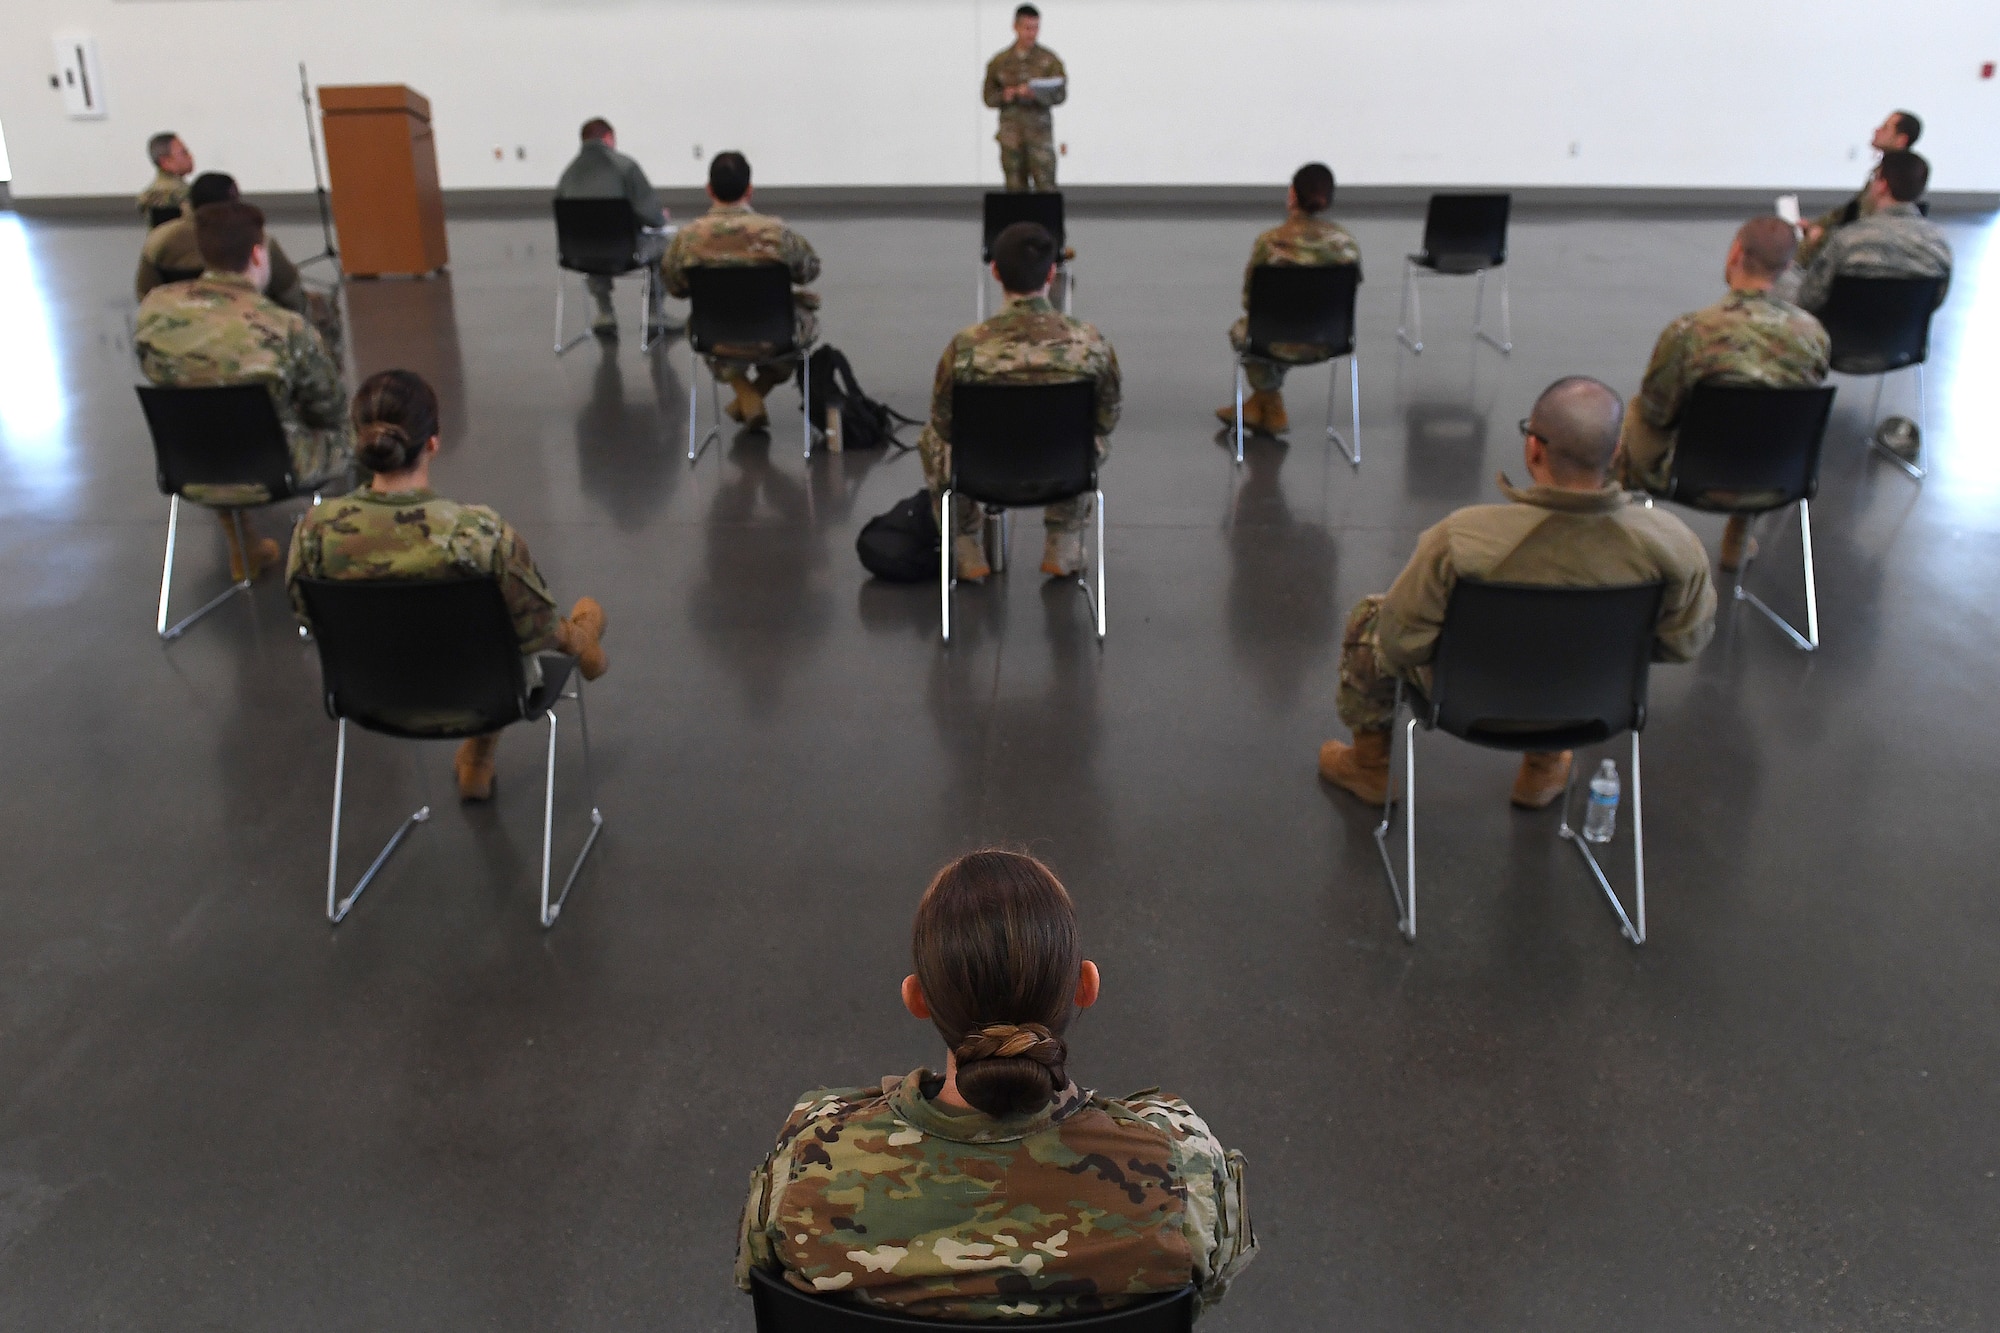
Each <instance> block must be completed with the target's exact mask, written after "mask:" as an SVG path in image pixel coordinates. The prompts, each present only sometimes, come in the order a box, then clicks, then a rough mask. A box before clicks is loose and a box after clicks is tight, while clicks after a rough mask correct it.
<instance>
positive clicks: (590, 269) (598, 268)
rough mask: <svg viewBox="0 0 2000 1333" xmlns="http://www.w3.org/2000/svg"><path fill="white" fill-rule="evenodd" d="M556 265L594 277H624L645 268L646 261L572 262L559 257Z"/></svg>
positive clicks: (607, 260) (587, 260)
mask: <svg viewBox="0 0 2000 1333" xmlns="http://www.w3.org/2000/svg"><path fill="white" fill-rule="evenodd" d="M556 267H557V268H561V269H567V270H568V271H569V272H571V273H583V274H587V275H588V276H590V277H593V278H622V277H624V276H625V275H626V274H627V273H637V272H639V271H640V270H641V269H644V268H645V267H646V263H645V262H644V261H643V260H626V261H625V262H624V263H622V264H621V263H620V262H619V261H617V260H609V259H606V260H590V259H585V260H580V261H576V262H571V261H570V260H566V259H558V260H556Z"/></svg>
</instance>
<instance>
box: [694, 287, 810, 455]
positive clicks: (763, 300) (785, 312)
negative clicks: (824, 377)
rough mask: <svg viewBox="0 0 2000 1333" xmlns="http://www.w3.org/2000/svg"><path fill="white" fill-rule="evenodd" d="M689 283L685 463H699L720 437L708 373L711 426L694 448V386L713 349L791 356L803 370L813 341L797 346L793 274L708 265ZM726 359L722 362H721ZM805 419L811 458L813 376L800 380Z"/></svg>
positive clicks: (716, 398)
mask: <svg viewBox="0 0 2000 1333" xmlns="http://www.w3.org/2000/svg"><path fill="white" fill-rule="evenodd" d="M687 279H688V328H687V332H688V350H689V352H690V353H691V354H692V355H691V364H690V366H689V369H688V462H690V463H692V462H694V461H695V460H696V459H697V458H699V457H701V452H702V450H704V449H706V448H708V442H709V441H710V440H713V439H715V438H716V437H717V436H719V435H720V434H722V392H721V389H720V387H719V386H718V385H717V383H716V378H715V376H714V374H713V373H711V374H710V375H709V377H708V400H709V411H710V413H711V415H713V417H714V419H715V424H714V425H713V426H711V427H709V429H708V434H706V435H704V436H702V437H701V440H700V442H699V443H697V442H696V440H695V436H694V432H695V380H696V379H697V378H698V377H699V375H700V372H701V367H702V357H704V356H707V355H717V354H719V353H718V352H717V349H718V348H730V347H744V346H763V347H767V348H769V349H771V350H770V352H769V354H768V355H767V356H765V357H763V358H762V359H763V360H767V361H780V360H784V359H786V358H789V357H793V356H796V357H798V358H799V361H800V364H801V365H803V364H804V363H805V362H806V360H807V359H808V358H810V357H811V356H812V349H813V347H814V346H815V344H816V342H817V339H815V340H814V341H812V342H807V343H805V344H804V345H801V344H800V342H799V326H798V316H797V313H796V307H795V303H794V301H793V299H792V272H791V270H790V269H788V268H786V267H785V266H784V265H783V264H739V265H732V266H724V265H713V266H707V265H705V266H703V267H700V268H691V269H689V270H688V271H687ZM725 359H727V358H726V356H725ZM798 379H799V393H800V395H801V400H802V404H803V406H802V408H801V410H802V411H803V413H804V425H803V430H804V434H805V456H806V458H807V459H808V460H810V459H811V458H812V456H813V424H812V376H811V375H800V376H799V377H798Z"/></svg>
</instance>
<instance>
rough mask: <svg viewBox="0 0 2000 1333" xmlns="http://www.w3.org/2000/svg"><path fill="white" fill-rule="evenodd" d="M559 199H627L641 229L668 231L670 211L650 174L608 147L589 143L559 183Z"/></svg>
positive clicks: (573, 160)
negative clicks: (665, 207) (668, 213)
mask: <svg viewBox="0 0 2000 1333" xmlns="http://www.w3.org/2000/svg"><path fill="white" fill-rule="evenodd" d="M556 198H558V199H623V200H625V201H626V202H627V203H629V204H631V205H632V215H633V216H634V217H636V218H638V219H639V223H640V225H641V226H646V227H664V226H666V225H667V214H666V210H664V209H662V208H661V207H660V197H659V196H658V195H657V194H655V193H654V192H653V183H652V182H651V181H649V180H647V179H646V170H645V168H644V167H641V166H640V165H639V164H638V163H637V162H635V161H633V160H632V159H631V158H629V157H627V156H625V154H623V153H621V152H619V151H618V150H617V149H615V148H613V147H612V146H611V145H609V144H607V143H601V142H599V141H598V140H596V139H586V140H584V142H583V146H582V147H581V148H579V149H577V153H576V156H575V157H574V158H573V159H571V161H570V164H569V165H568V166H567V167H565V168H563V174H562V178H561V179H560V180H558V181H557V182H556Z"/></svg>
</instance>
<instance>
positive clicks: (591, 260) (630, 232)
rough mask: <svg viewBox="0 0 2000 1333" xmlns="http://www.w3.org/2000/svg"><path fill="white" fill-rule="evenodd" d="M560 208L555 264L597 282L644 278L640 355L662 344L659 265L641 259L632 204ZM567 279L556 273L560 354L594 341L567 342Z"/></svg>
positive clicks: (598, 202)
mask: <svg viewBox="0 0 2000 1333" xmlns="http://www.w3.org/2000/svg"><path fill="white" fill-rule="evenodd" d="M555 209H556V263H557V265H558V267H559V268H562V269H567V270H568V271H570V272H571V273H580V274H583V275H584V276H586V277H593V278H614V279H615V278H620V277H623V276H624V275H625V274H627V273H640V274H642V283H643V286H642V288H641V292H642V295H641V296H640V300H641V301H642V302H643V303H644V304H643V305H641V306H640V309H639V330H640V332H639V350H640V351H642V352H643V351H645V350H646V349H647V348H649V347H651V346H652V345H653V344H654V343H655V342H657V341H658V337H657V335H655V334H654V333H653V329H652V325H651V319H652V313H653V290H654V284H655V283H657V282H658V281H659V280H660V273H659V265H658V264H657V263H656V262H654V261H653V260H650V259H642V258H641V257H640V255H639V232H640V223H639V219H638V216H637V215H636V214H634V213H633V212H632V205H631V203H630V202H629V201H627V200H624V199H558V200H556V201H555ZM563 287H564V283H563V277H562V274H561V273H560V272H558V273H557V274H556V355H557V356H561V355H562V354H563V353H564V352H567V351H568V350H569V349H570V348H572V347H574V346H576V345H577V344H578V343H580V342H582V341H583V340H584V339H585V338H588V337H589V336H590V330H588V329H585V330H584V331H583V332H582V333H579V334H577V335H576V336H575V337H574V338H569V339H565V338H564V337H563Z"/></svg>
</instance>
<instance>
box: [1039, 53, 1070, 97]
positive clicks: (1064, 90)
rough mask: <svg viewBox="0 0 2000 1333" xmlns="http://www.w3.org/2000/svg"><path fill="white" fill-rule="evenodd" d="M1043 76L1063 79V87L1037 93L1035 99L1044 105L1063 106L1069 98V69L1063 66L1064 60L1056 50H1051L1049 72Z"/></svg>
mask: <svg viewBox="0 0 2000 1333" xmlns="http://www.w3.org/2000/svg"><path fill="white" fill-rule="evenodd" d="M1041 77H1043V78H1045V79H1061V80H1062V81H1063V84H1062V87H1060V88H1058V89H1056V90H1055V91H1054V92H1050V93H1036V94H1035V100H1036V101H1037V102H1040V103H1041V104H1042V105H1043V106H1061V105H1062V104H1063V103H1064V102H1067V101H1068V100H1069V71H1068V70H1066V69H1064V68H1063V62H1062V60H1061V59H1060V58H1058V57H1057V56H1056V55H1055V53H1054V52H1050V54H1049V63H1048V73H1046V74H1044V75H1042V76H1041Z"/></svg>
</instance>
